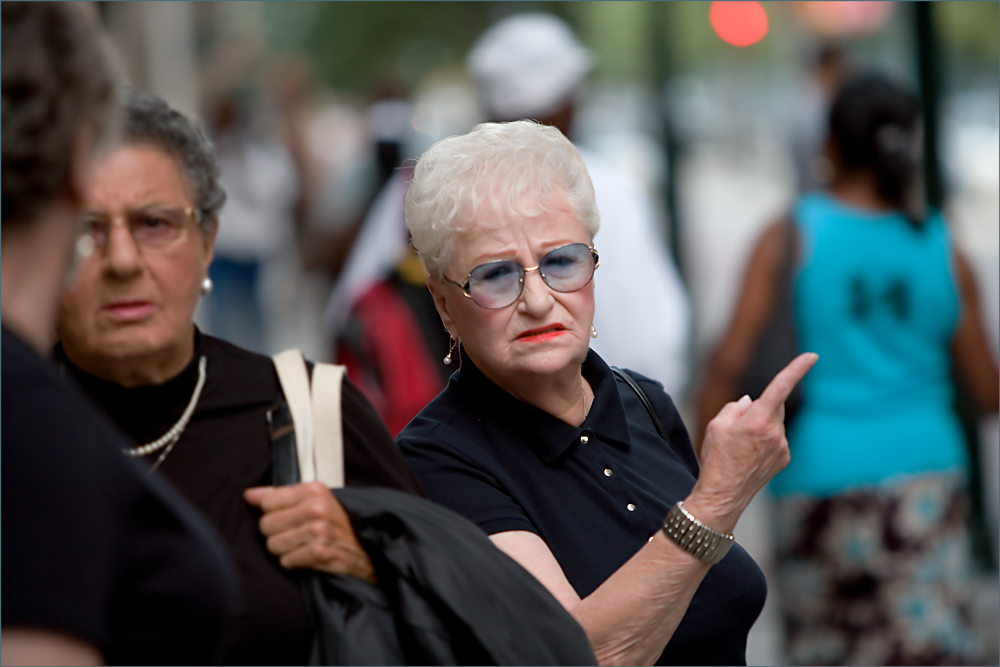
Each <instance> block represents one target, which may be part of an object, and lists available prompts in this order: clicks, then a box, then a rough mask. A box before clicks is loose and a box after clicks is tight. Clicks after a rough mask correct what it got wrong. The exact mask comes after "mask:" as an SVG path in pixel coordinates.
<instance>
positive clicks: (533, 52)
mask: <svg viewBox="0 0 1000 667" xmlns="http://www.w3.org/2000/svg"><path fill="white" fill-rule="evenodd" d="M593 64H594V61H593V57H592V55H591V54H590V52H589V51H588V50H587V49H586V48H585V47H584V46H583V45H582V44H580V42H579V40H577V38H576V36H575V35H574V34H573V32H572V30H571V29H570V28H569V26H567V25H566V24H565V23H564V22H563V21H562V20H560V19H558V18H556V17H555V16H551V15H548V14H535V13H531V14H519V15H515V16H512V17H510V18H507V19H504V20H502V21H500V22H498V23H496V24H495V25H493V26H491V27H490V28H489V29H488V30H486V31H485V32H484V33H483V34H482V35H481V36H480V37H479V39H478V40H477V41H476V44H475V45H474V46H473V47H472V49H471V50H470V51H469V55H468V57H467V58H466V65H467V67H468V68H469V71H470V72H471V73H472V75H473V76H474V77H475V79H476V81H477V83H478V85H479V95H480V100H481V102H482V104H483V107H484V109H485V111H486V114H487V116H488V120H492V121H509V120H517V119H522V118H530V119H534V120H537V121H538V122H540V123H542V124H544V125H552V126H553V127H556V128H558V129H559V131H560V132H562V133H563V134H564V135H566V136H570V130H571V129H572V126H573V118H574V114H575V112H576V108H577V102H578V98H579V96H580V89H581V86H582V85H583V83H584V80H585V79H586V76H587V73H588V72H589V71H590V70H591V68H592V67H593ZM578 150H579V151H580V155H582V156H583V160H584V162H585V164H586V166H587V172H588V174H589V175H590V179H591V180H592V181H593V183H594V191H595V193H596V196H597V208H598V210H600V212H601V222H602V226H603V234H602V235H601V257H603V258H604V270H603V271H601V275H600V276H599V277H598V278H597V279H596V280H595V294H596V299H597V302H598V303H599V304H600V305H599V307H598V308H597V311H596V313H595V314H594V327H595V329H596V330H597V332H598V338H597V339H596V340H594V341H593V342H592V343H591V345H592V346H593V348H594V350H596V351H597V352H598V353H600V354H602V355H603V356H606V357H607V358H609V359H612V360H614V362H615V363H617V364H620V365H621V366H627V367H629V368H632V369H634V370H636V371H639V372H640V373H644V374H646V375H648V376H650V377H654V378H656V379H657V380H658V381H659V382H661V383H663V387H664V389H665V390H666V392H667V393H668V394H671V395H672V396H680V395H681V393H682V392H683V391H684V389H685V386H686V383H687V379H688V369H689V363H688V337H689V334H690V327H691V315H690V307H689V304H688V297H687V293H686V292H685V290H684V286H683V284H682V283H681V279H680V275H679V274H678V272H677V267H676V266H674V262H673V260H672V259H671V257H670V254H669V252H668V249H667V247H666V244H665V242H664V241H663V234H662V233H661V229H660V227H661V225H660V221H659V220H658V219H657V215H656V208H655V206H654V204H653V202H652V201H651V200H650V198H649V196H648V195H646V194H645V193H644V192H643V191H642V189H641V188H640V187H638V186H637V185H636V184H633V183H631V182H629V181H628V180H627V179H626V178H624V177H623V176H622V175H621V173H620V171H619V170H617V169H616V167H615V166H613V165H611V164H609V163H607V162H605V161H604V160H602V159H601V158H600V156H598V155H595V154H593V153H591V152H589V151H587V150H585V149H581V148H579V147H578ZM636 266H642V267H643V276H642V287H641V289H636V287H637V285H636V276H635V269H634V267H636Z"/></svg>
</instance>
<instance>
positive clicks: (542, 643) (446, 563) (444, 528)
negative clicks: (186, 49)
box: [315, 489, 596, 665]
mask: <svg viewBox="0 0 1000 667" xmlns="http://www.w3.org/2000/svg"><path fill="white" fill-rule="evenodd" d="M335 493H336V495H337V499H338V500H340V502H341V504H342V505H343V506H344V508H345V509H346V510H347V513H348V515H349V516H350V518H351V523H352V524H353V526H354V530H355V532H356V533H357V535H358V538H359V540H360V541H361V544H362V546H364V548H365V551H367V552H368V553H369V554H370V555H371V557H372V562H373V564H374V566H375V570H376V573H377V575H378V579H379V588H378V589H376V588H375V587H373V586H369V585H366V584H364V582H361V581H359V580H357V579H350V578H347V577H319V578H317V583H316V584H315V585H317V586H322V587H323V588H324V589H325V590H324V591H323V592H324V594H325V596H326V599H328V600H333V601H334V602H333V603H332V604H328V605H325V607H326V609H327V611H328V614H329V615H328V619H329V620H331V621H335V622H336V621H339V624H335V623H327V624H326V625H325V627H326V628H327V631H328V632H329V636H328V637H327V638H326V639H327V642H326V645H327V646H329V647H331V648H332V650H333V651H334V652H337V651H341V652H342V651H343V649H344V646H345V645H348V644H349V645H350V646H351V647H352V648H351V651H350V653H348V654H342V653H341V655H339V658H340V662H336V663H333V664H400V663H402V664H411V665H491V664H495V665H593V664H596V660H595V658H594V654H593V652H592V651H591V649H590V643H589V642H588V640H587V636H586V634H585V633H584V632H583V629H582V628H581V627H580V626H579V625H578V624H577V622H576V621H575V620H574V619H573V617H572V616H570V614H569V612H567V611H566V610H565V609H564V608H563V606H562V605H561V604H560V603H559V602H558V601H557V600H556V599H555V598H554V597H552V595H551V594H550V593H549V592H548V591H547V590H546V589H545V587H544V586H542V585H541V584H540V583H539V582H538V580H536V579H535V578H534V577H533V576H532V575H531V574H529V573H528V572H527V570H525V569H524V568H522V567H521V566H520V565H518V564H517V563H516V562H514V561H513V560H512V559H510V558H509V557H508V556H506V555H505V554H504V553H503V552H501V551H500V550H499V549H497V548H496V547H494V546H493V543H492V542H490V540H489V539H488V538H487V537H486V536H485V535H484V534H483V533H482V532H481V531H479V530H478V529H477V528H476V527H475V526H474V525H472V524H471V523H469V522H468V521H467V520H465V519H464V518H462V517H461V516H459V515H457V514H455V513H453V512H451V511H449V510H447V509H445V508H443V507H440V506H438V505H435V504H434V503H430V502H428V501H425V500H421V499H419V498H414V497H413V496H410V495H406V494H402V493H399V492H396V491H391V490H386V489H339V490H337V491H335ZM359 614H369V615H371V616H372V618H369V619H366V621H367V622H363V623H354V624H351V623H350V619H349V618H347V617H349V616H355V617H356V616H357V615H359ZM390 615H391V617H394V618H395V625H396V628H397V633H396V635H395V636H396V637H397V638H398V647H399V649H398V652H396V651H395V650H394V649H395V647H394V646H393V645H392V643H391V642H386V641H384V639H380V636H381V637H384V636H385V635H384V634H382V635H379V634H378V633H372V634H371V635H369V636H368V637H363V636H358V635H357V634H356V633H354V634H346V633H345V630H353V629H355V628H359V627H360V628H369V629H372V628H373V627H376V626H377V625H378V623H381V624H382V626H383V627H387V625H391V624H388V623H387V621H386V619H387V618H389V617H390ZM354 620H356V618H355V619H354ZM336 628H340V631H339V632H337V631H335V629H336ZM345 637H347V641H345V640H344V638H345ZM368 644H370V648H365V646H366V645H368ZM374 656H378V659H376V658H375V657H374Z"/></svg>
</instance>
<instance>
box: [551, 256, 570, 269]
mask: <svg viewBox="0 0 1000 667" xmlns="http://www.w3.org/2000/svg"><path fill="white" fill-rule="evenodd" d="M573 264H576V260H575V259H574V258H573V257H571V256H569V255H556V256H555V257H547V258H545V264H544V265H545V268H547V269H558V268H561V267H565V266H572V265H573Z"/></svg>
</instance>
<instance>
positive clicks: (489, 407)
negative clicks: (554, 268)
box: [452, 350, 631, 464]
mask: <svg viewBox="0 0 1000 667" xmlns="http://www.w3.org/2000/svg"><path fill="white" fill-rule="evenodd" d="M461 358H462V367H461V369H460V370H459V372H458V373H456V374H455V378H453V380H452V381H453V382H457V383H458V387H459V394H460V395H461V396H462V397H463V400H465V401H466V402H467V403H468V406H469V407H470V408H472V409H473V410H481V411H485V412H487V413H488V414H489V415H490V416H491V417H492V418H493V420H494V423H496V424H501V425H503V427H504V428H506V429H508V430H510V431H511V432H512V434H513V435H514V436H515V437H517V438H518V439H520V440H522V441H523V442H526V443H527V444H528V445H529V446H530V447H531V449H532V450H534V452H535V453H536V454H538V457H539V458H540V459H542V461H544V462H545V463H546V464H548V463H552V462H553V461H555V460H556V459H557V458H559V457H560V456H562V455H563V454H564V453H565V452H566V451H567V450H569V448H570V447H571V446H573V445H574V444H577V443H579V442H580V437H581V436H584V435H588V436H597V437H598V438H599V439H600V440H601V441H603V442H606V443H609V444H611V445H614V446H617V447H619V448H621V449H628V447H629V443H630V442H631V433H630V431H629V428H628V420H627V419H626V416H625V407H624V405H622V399H621V395H620V394H619V393H618V383H617V382H616V380H615V376H614V374H613V373H612V372H611V368H610V367H609V366H608V365H607V364H606V363H604V360H603V359H601V357H600V356H598V354H597V353H596V352H594V351H593V350H590V351H589V352H588V353H587V358H586V360H585V361H584V362H583V367H582V370H583V377H585V378H586V379H587V381H588V382H589V383H590V386H591V388H592V389H593V390H594V402H593V403H592V404H591V406H590V412H589V413H588V414H587V418H586V419H585V420H584V422H583V424H581V425H580V426H572V425H570V424H567V423H566V422H564V421H562V420H560V419H557V418H556V417H553V416H552V415H550V414H549V413H547V412H545V411H544V410H541V409H539V408H537V407H535V406H533V405H530V404H529V403H525V402H524V401H521V400H519V399H517V398H515V397H514V396H512V395H510V394H508V393H507V392H506V391H504V390H503V389H501V388H500V387H498V386H497V385H496V384H494V383H493V381H492V380H490V379H489V378H488V377H486V376H485V375H484V374H483V372H482V371H481V370H479V368H477V367H476V365H475V364H474V363H473V362H472V360H471V359H469V356H468V355H467V354H465V353H464V352H463V353H462V357H461Z"/></svg>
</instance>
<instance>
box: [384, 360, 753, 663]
mask: <svg viewBox="0 0 1000 667" xmlns="http://www.w3.org/2000/svg"><path fill="white" fill-rule="evenodd" d="M630 374H631V375H632V376H633V377H634V378H635V379H636V380H637V381H638V382H639V385H640V386H641V387H642V389H643V391H644V392H645V393H646V395H647V396H648V397H649V399H650V401H651V402H652V403H653V406H654V409H655V410H656V413H657V416H658V417H659V418H660V422H661V423H662V424H663V426H664V429H665V430H666V432H667V434H668V436H669V438H670V442H669V444H668V443H667V442H664V440H663V439H662V438H660V436H659V434H658V433H657V432H656V429H655V427H654V426H653V422H652V420H651V419H650V417H649V414H648V413H647V412H646V409H645V408H644V406H643V404H642V402H641V401H640V399H639V397H638V396H637V395H636V394H635V392H634V391H633V390H632V389H631V388H630V387H629V386H628V385H627V384H625V383H624V382H623V381H621V380H619V379H618V378H616V377H615V376H614V374H613V373H612V372H611V369H610V368H609V367H608V365H607V364H605V363H604V361H603V360H602V359H601V358H600V357H599V356H598V355H597V353H595V352H594V351H592V350H591V351H590V353H589V354H588V356H587V360H586V361H585V362H584V364H583V375H584V377H585V378H586V379H587V381H588V382H589V383H590V385H591V387H592V388H593V390H594V402H593V405H592V406H591V408H590V413H589V415H588V416H587V419H586V420H585V421H584V422H583V424H582V425H581V426H578V427H577V426H571V425H569V424H567V423H565V422H563V421H561V420H559V419H556V418H555V417H553V416H552V415H550V414H548V413H547V412H544V411H542V410H540V409H538V408H536V407H534V406H532V405H529V404H527V403H524V402H522V401H519V400H518V399H516V398H514V397H513V396H511V395H510V394H508V393H507V392H505V391H503V390H502V389H500V388H499V387H497V386H496V385H495V384H494V383H493V382H492V381H491V380H489V379H488V378H487V377H486V376H485V375H483V373H482V371H480V370H479V369H478V368H476V366H475V364H473V363H472V362H471V361H470V359H469V357H468V356H466V355H464V354H463V355H462V368H461V370H459V371H458V372H456V373H455V374H454V375H452V377H451V380H450V381H449V383H448V386H447V387H446V388H445V390H444V391H443V392H442V393H441V394H440V395H439V396H438V397H437V398H436V399H434V401H432V402H431V403H430V404H429V405H428V406H427V407H426V408H424V409H423V410H422V411H421V412H420V414H419V415H417V416H416V417H415V418H414V419H413V421H412V422H410V424H409V425H408V426H407V427H406V428H405V429H404V430H403V432H402V433H400V434H399V438H398V442H399V444H400V447H401V448H402V450H403V453H404V455H405V456H406V458H407V460H408V461H409V463H410V465H411V466H412V468H413V470H414V471H415V472H416V473H417V477H418V478H419V479H420V482H421V484H423V486H424V488H425V489H426V490H427V493H428V495H429V496H430V497H431V498H432V499H434V500H436V501H437V502H440V503H442V504H443V505H445V506H447V507H449V508H451V509H453V510H455V511H457V512H459V513H461V514H464V515H465V516H466V517H468V518H469V519H471V520H472V521H474V522H475V523H477V524H478V525H479V526H480V527H481V528H482V529H483V530H484V531H486V533H487V534H494V533H501V532H504V531H508V530H527V531H531V532H533V533H536V534H538V535H539V536H540V537H541V538H542V539H543V540H544V541H545V543H546V544H547V545H548V547H549V549H551V551H552V553H553V555H554V556H555V558H556V560H557V561H558V562H559V564H560V565H561V566H562V569H563V572H565V574H566V577H567V578H568V579H569V582H570V584H572V586H573V588H574V589H576V592H577V593H578V594H579V595H580V597H581V598H583V597H586V596H587V595H589V594H590V593H592V592H593V591H594V589H595V588H597V587H598V586H600V585H601V584H602V583H603V582H604V581H605V580H606V579H607V578H608V577H609V576H611V574H613V573H614V572H615V571H616V570H617V569H618V568H619V567H621V566H622V565H623V564H624V563H625V562H626V561H627V560H628V559H629V558H631V557H632V556H633V555H634V554H635V553H636V552H637V551H638V550H639V549H640V548H642V546H643V545H645V544H646V542H647V541H648V540H649V538H650V536H652V535H654V534H655V533H656V531H657V530H659V529H660V525H661V524H662V522H663V519H664V517H665V516H666V514H667V511H668V510H669V509H670V507H671V506H672V505H673V504H674V503H675V502H677V501H678V500H683V499H684V498H685V497H687V495H688V493H689V492H690V491H691V488H692V487H693V486H694V483H695V478H696V476H697V474H698V463H697V459H696V458H695V455H694V450H693V448H692V446H691V440H690V438H689V437H688V434H687V430H686V429H685V428H684V424H683V423H682V421H681V418H680V415H679V414H678V413H677V409H676V408H675V407H674V404H673V402H672V401H671V400H670V397H669V396H667V394H666V393H664V391H663V386H662V385H661V384H659V383H658V382H656V381H654V380H650V379H649V378H646V377H643V376H642V375H639V374H638V373H630ZM766 593H767V587H766V584H765V581H764V576H763V574H762V573H761V571H760V569H759V568H758V567H757V564H756V563H754V561H753V559H752V558H750V556H749V555H748V554H747V553H746V551H744V550H743V549H742V548H741V547H740V546H739V545H738V544H737V545H734V546H733V548H732V549H731V550H730V552H729V554H728V555H727V556H726V557H725V558H724V559H723V560H722V562H720V563H718V564H717V565H715V566H713V567H712V568H711V570H709V572H708V575H707V576H706V577H705V579H704V581H703V582H702V584H701V586H700V587H699V588H698V591H697V593H696V594H695V597H694V599H693V600H692V602H691V605H690V607H689V608H688V611H687V613H686V614H685V616H684V619H683V621H682V622H681V624H680V626H679V627H678V628H677V631H676V632H675V633H674V636H673V638H672V639H671V640H670V643H669V644H668V645H667V648H666V649H665V650H664V652H663V655H662V656H661V657H660V660H659V661H658V663H657V664H688V665H694V664H745V663H746V638H747V633H748V632H749V631H750V626H751V625H753V623H754V621H755V620H756V619H757V616H758V615H759V614H760V610H761V608H762V607H763V605H764V598H765V596H766Z"/></svg>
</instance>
